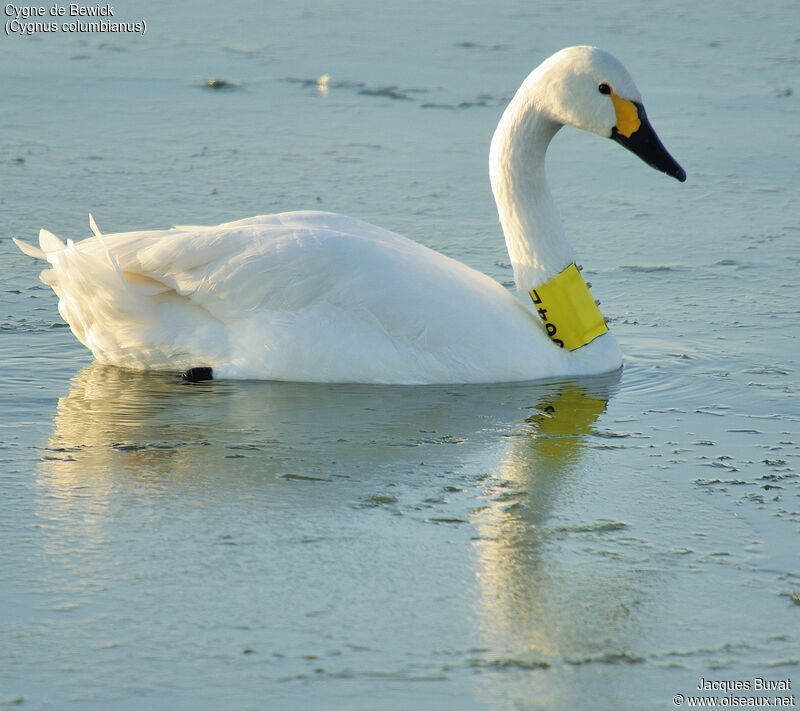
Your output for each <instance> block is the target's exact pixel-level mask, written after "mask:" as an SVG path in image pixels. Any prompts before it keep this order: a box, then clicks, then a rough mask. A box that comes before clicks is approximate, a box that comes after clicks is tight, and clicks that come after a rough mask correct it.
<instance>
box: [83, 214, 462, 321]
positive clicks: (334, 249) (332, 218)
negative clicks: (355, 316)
mask: <svg viewBox="0 0 800 711" xmlns="http://www.w3.org/2000/svg"><path fill="white" fill-rule="evenodd" d="M88 242H89V243H94V242H95V240H89V241H88ZM104 242H105V244H106V245H107V246H108V249H109V250H110V252H111V253H112V254H113V256H114V258H115V260H116V261H117V262H118V263H119V265H120V267H121V269H122V271H123V273H124V274H125V277H126V278H128V279H135V280H138V281H140V282H143V280H149V281H153V282H156V283H158V284H162V285H163V286H164V287H165V288H169V289H172V290H174V291H175V292H176V293H177V294H178V295H180V296H182V297H187V298H190V299H191V300H192V301H194V302H196V303H198V304H199V305H201V306H202V307H203V308H205V309H207V310H208V311H209V312H210V313H212V314H214V315H215V317H217V318H220V319H228V318H236V317H237V316H246V315H247V314H248V313H251V312H253V311H255V310H258V309H269V310H272V311H285V312H293V313H296V312H298V311H301V310H303V309H306V308H309V307H312V306H314V305H317V306H319V305H320V304H326V305H329V306H333V307H337V306H338V307H341V308H352V307H353V306H358V305H361V306H363V305H365V303H366V302H368V301H370V298H371V297H372V296H375V297H376V299H377V297H378V296H380V300H381V301H383V300H384V299H385V297H386V293H387V290H392V289H395V290H397V289H400V288H402V286H403V285H405V288H406V291H409V292H413V290H414V288H415V286H416V287H417V288H419V287H420V286H421V284H420V281H421V280H422V281H425V282H426V283H428V282H430V281H431V280H432V277H433V276H434V274H433V272H434V271H435V272H437V274H438V272H440V271H441V269H442V267H443V265H442V262H443V261H445V260H446V261H447V262H451V263H452V264H453V265H456V264H457V263H455V262H452V260H448V259H447V258H445V257H442V255H439V254H437V253H435V252H433V251H431V250H429V249H427V248H425V247H423V246H422V245H419V244H417V243H415V242H412V241H411V240H408V239H406V238H404V237H401V236H400V235H397V234H395V233H392V232H390V231H388V230H384V229H382V228H379V227H376V226H374V225H371V224H369V223H366V222H362V221H360V220H354V219H352V218H347V217H344V216H341V215H334V214H331V213H315V212H309V213H282V214H278V215H267V216H260V217H255V218H249V219H247V220H240V221H238V222H232V223H227V224H223V225H219V226H217V227H207V228H204V227H189V228H176V229H174V230H169V231H166V232H159V233H127V234H120V235H106V236H105V237H104ZM85 244H86V245H87V246H86V247H85V248H84V249H91V250H93V251H95V252H98V251H99V245H97V244H87V243H86V242H84V243H81V245H79V246H81V247H82V246H83V245H85ZM458 266H459V267H460V266H461V265H458ZM470 271H471V270H470ZM378 292H379V294H378ZM389 293H391V292H389Z"/></svg>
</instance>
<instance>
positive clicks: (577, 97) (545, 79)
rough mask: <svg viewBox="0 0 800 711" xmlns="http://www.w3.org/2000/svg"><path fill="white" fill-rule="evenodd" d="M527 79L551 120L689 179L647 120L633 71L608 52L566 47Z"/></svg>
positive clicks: (542, 108)
mask: <svg viewBox="0 0 800 711" xmlns="http://www.w3.org/2000/svg"><path fill="white" fill-rule="evenodd" d="M529 82H530V84H529ZM525 83H526V84H528V85H529V86H530V87H531V88H533V86H534V85H535V91H534V92H532V93H533V95H534V96H535V99H534V102H535V105H536V109H537V110H538V111H540V112H544V113H546V114H547V115H549V116H550V118H551V119H552V120H553V121H555V122H557V123H560V124H567V125H570V126H575V127H576V128H582V129H583V130H585V131H591V132H592V133H596V134H597V135H598V136H604V137H606V138H613V139H614V140H615V141H617V143H619V144H620V145H622V146H624V147H625V148H627V149H628V150H629V151H632V152H633V153H635V154H636V155H637V156H639V157H640V158H641V159H642V160H643V161H644V162H645V163H647V164H648V165H650V166H652V167H653V168H655V169H656V170H660V171H662V172H664V173H666V174H667V175H671V176H672V177H673V178H677V179H678V180H680V181H681V182H683V181H684V180H686V172H685V171H684V170H683V168H681V166H680V165H678V163H677V162H676V161H675V159H674V158H673V157H672V156H671V155H670V154H669V153H668V152H667V149H666V148H664V146H663V145H662V143H661V141H660V140H659V139H658V136H657V135H656V132H655V131H654V130H653V127H652V126H651V125H650V122H649V121H648V120H647V114H646V113H645V110H644V106H642V97H641V94H640V93H639V90H638V89H637V88H636V84H634V83H633V79H631V76H630V74H628V72H627V70H626V69H625V67H623V66H622V64H621V62H620V61H619V60H618V59H617V58H616V57H613V56H612V55H610V54H609V53H608V52H604V51H603V50H602V49H598V48H597V47H585V46H584V47H568V48H567V49H562V50H561V51H560V52H557V53H556V54H554V55H553V56H552V57H550V58H549V59H546V60H545V61H544V62H543V63H542V64H541V65H540V66H539V67H538V68H537V69H536V70H535V71H534V72H533V73H532V74H531V76H530V77H529V78H528V81H526V82H525Z"/></svg>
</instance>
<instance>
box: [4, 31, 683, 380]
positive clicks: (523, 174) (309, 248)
mask: <svg viewBox="0 0 800 711" xmlns="http://www.w3.org/2000/svg"><path fill="white" fill-rule="evenodd" d="M564 125H571V126H575V127H577V128H580V129H583V130H586V131H591V132H592V133H596V134H598V135H600V136H603V137H606V138H612V139H614V140H615V141H617V142H618V143H620V144H621V145H622V146H624V147H625V148H627V149H629V150H631V151H632V152H633V153H635V154H636V155H638V156H639V157H640V158H642V159H643V160H644V161H645V162H646V163H648V164H649V165H651V166H652V167H654V168H656V169H657V170H660V171H662V172H664V173H666V174H667V175H670V176H672V177H674V178H676V179H678V180H679V181H681V182H683V181H684V180H685V179H686V173H685V172H684V171H683V169H682V168H681V167H680V165H678V163H677V162H676V161H675V160H674V159H673V158H672V156H671V155H670V154H669V153H668V152H667V150H666V149H665V148H664V146H663V145H662V144H661V142H660V140H659V139H658V137H657V136H656V134H655V132H654V130H653V128H652V126H651V125H650V123H649V121H648V119H647V115H646V113H645V110H644V107H643V106H642V100H641V96H640V94H639V91H638V90H637V88H636V85H635V84H634V82H633V80H632V79H631V77H630V75H629V74H628V72H627V71H626V69H625V68H624V67H623V65H622V64H621V63H620V62H619V60H617V59H616V58H615V57H613V56H612V55H611V54H609V53H607V52H605V51H603V50H601V49H598V48H595V47H589V46H578V47H569V48H567V49H563V50H561V51H559V52H557V53H556V54H554V55H553V56H551V57H549V58H548V59H546V60H545V61H544V62H543V63H542V64H541V65H539V67H537V68H536V69H535V70H534V71H533V72H532V73H531V74H530V75H529V76H528V77H527V78H526V79H525V81H524V82H523V83H522V85H521V87H520V88H519V90H518V91H517V92H516V94H515V96H514V97H513V99H512V100H511V102H510V103H509V104H508V107H507V108H506V110H505V112H504V113H503V115H502V117H501V119H500V123H499V125H498V126H497V130H496V131H495V133H494V136H493V138H492V142H491V148H490V161H489V162H490V181H491V187H492V191H493V193H494V197H495V200H496V202H497V209H498V213H499V217H500V223H501V226H502V229H503V233H504V235H505V240H506V245H507V248H508V253H509V256H510V259H511V264H512V267H513V271H514V278H515V281H516V286H517V290H518V292H520V294H522V295H524V301H523V299H521V298H517V297H515V296H514V295H513V294H512V293H510V292H509V291H508V290H506V289H505V288H503V287H502V286H501V285H500V284H499V283H497V282H496V281H494V280H493V279H491V278H489V277H488V276H486V275H484V274H482V273H480V272H478V271H476V270H474V269H471V268H470V267H467V266H465V265H464V264H461V263H459V262H457V261H456V260H454V259H451V258H449V257H447V256H445V255H443V254H440V253H438V252H435V251H433V250H431V249H429V248H428V247H425V246H423V245H421V244H418V243H417V242H414V241H412V240H410V239H407V238H406V237H402V236H401V235H398V234H395V233H393V232H390V231H389V230H386V229H383V228H381V227H377V226H375V225H372V224H369V223H367V222H363V221H361V220H358V219H354V218H351V217H345V216H343V215H338V214H333V213H329V212H318V211H300V212H283V213H280V214H273V215H259V216H256V217H249V218H246V219H243V220H238V221H235V222H227V223H225V224H221V225H217V226H213V227H208V226H176V227H174V228H172V229H169V230H155V231H140V232H124V233H117V234H103V233H102V232H101V231H100V230H99V229H98V227H97V225H96V223H95V222H94V220H93V219H92V217H91V215H90V216H89V223H90V228H91V230H92V232H93V234H94V236H92V237H89V238H87V239H84V240H83V241H81V242H78V243H75V242H73V241H72V240H67V243H66V244H64V243H63V242H62V241H61V240H60V239H59V238H57V237H56V236H55V235H53V234H52V233H50V232H48V231H46V230H42V231H41V232H40V233H39V246H38V247H35V246H33V245H31V244H28V243H26V242H23V241H22V240H18V239H15V240H14V241H15V243H16V244H17V246H18V247H19V248H20V249H21V250H22V251H23V252H24V253H25V254H27V255H29V256H32V257H35V258H38V259H44V260H46V261H48V262H49V263H50V268H49V269H47V270H45V271H44V272H42V274H41V279H42V281H43V282H44V283H45V284H48V285H50V286H51V287H52V289H53V291H55V293H56V295H57V296H58V298H59V303H58V310H59V313H60V314H61V316H62V317H63V318H64V320H65V321H66V322H67V323H68V324H69V326H70V327H71V329H72V332H73V333H74V334H75V336H76V337H77V338H78V340H80V341H81V343H83V344H84V345H85V346H86V347H87V348H89V349H90V350H91V352H92V353H93V355H94V357H95V359H96V360H97V361H99V362H100V363H105V364H111V365H116V366H120V367H123V368H130V369H135V370H170V371H176V372H177V371H184V377H185V378H186V379H188V380H201V379H210V378H215V379H216V378H221V379H225V378H231V379H233V378H236V379H271V380H286V381H309V382H360V383H396V384H434V383H441V384H444V383H488V382H511V381H529V380H537V379H544V378H553V377H565V376H566V377H572V376H582V375H593V374H600V373H605V372H610V371H614V370H616V369H618V368H620V367H621V365H622V356H621V352H620V348H619V345H618V343H617V340H616V339H615V337H614V335H613V334H612V333H611V332H610V331H609V330H608V327H607V325H606V323H605V320H604V319H603V317H602V314H601V313H600V311H599V309H598V308H597V306H596V305H595V301H594V299H593V297H592V296H591V292H590V291H589V288H588V285H587V284H586V282H585V281H584V280H583V277H582V275H581V274H580V271H579V268H578V267H577V266H576V264H575V259H576V258H575V253H574V252H573V249H572V247H571V246H570V243H569V242H568V240H567V238H566V236H565V234H564V231H563V228H562V226H561V221H560V219H559V216H558V213H557V210H556V207H555V204H554V202H553V199H552V197H551V195H550V191H549V189H548V185H547V180H546V175H545V153H546V151H547V147H548V144H549V143H550V141H551V139H552V138H553V136H555V134H556V132H557V131H558V130H559V129H560V128H561V127H562V126H564ZM528 295H530V296H528Z"/></svg>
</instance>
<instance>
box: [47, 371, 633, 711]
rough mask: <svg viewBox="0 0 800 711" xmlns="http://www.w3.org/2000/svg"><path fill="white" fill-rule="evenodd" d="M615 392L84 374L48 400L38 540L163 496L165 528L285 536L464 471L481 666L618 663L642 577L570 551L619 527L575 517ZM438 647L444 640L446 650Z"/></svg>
mask: <svg viewBox="0 0 800 711" xmlns="http://www.w3.org/2000/svg"><path fill="white" fill-rule="evenodd" d="M618 380H619V379H618V377H617V376H615V377H612V378H603V379H591V380H588V381H583V382H580V383H578V382H560V383H544V384H532V385H525V386H520V385H518V384H515V385H491V386H465V387H450V386H447V387H444V386H443V387H391V386H387V387H376V386H363V385H308V384H295V383H269V382H253V383H246V382H223V381H215V382H212V383H202V384H194V385H189V384H185V383H181V382H179V381H178V380H177V379H176V378H175V377H174V376H167V375H159V374H142V373H133V372H128V371H123V370H119V369H117V368H113V367H105V366H101V365H97V364H93V365H90V366H88V367H87V368H85V369H84V370H82V371H81V372H79V373H78V374H77V375H76V376H75V377H74V379H73V381H72V383H71V387H70V392H69V394H68V395H67V396H66V397H63V398H61V399H60V400H59V403H58V407H57V412H56V414H55V418H54V431H53V434H52V436H51V438H50V441H49V444H48V452H47V456H46V458H45V459H44V460H43V461H42V463H41V465H40V469H39V474H38V480H39V484H40V487H41V490H42V496H41V498H40V508H41V514H42V516H43V517H45V518H50V519H56V520H58V521H59V522H60V524H59V526H58V527H57V528H58V529H59V530H58V535H54V536H51V537H50V538H49V539H48V540H51V541H52V548H51V550H52V551H53V552H57V551H61V552H65V551H67V550H69V547H70V546H73V545H76V542H77V541H78V540H80V541H82V543H81V544H80V545H90V542H92V541H94V544H97V543H98V542H102V541H103V540H104V537H105V536H107V535H109V531H113V529H114V526H113V525H112V526H109V522H108V519H109V518H112V519H113V518H114V517H115V516H116V513H115V512H118V511H120V510H121V509H122V508H123V507H126V506H127V507H130V506H138V507H144V506H148V505H149V506H153V507H155V510H156V511H158V510H159V502H163V501H166V500H168V504H169V506H170V507H172V508H171V510H174V511H177V512H178V513H177V514H175V515H187V514H186V512H185V510H186V509H189V508H191V507H192V506H196V507H200V508H202V509H203V511H204V513H203V514H202V520H200V521H199V522H198V520H197V518H192V519H191V520H192V525H200V526H203V525H208V526H213V525H218V524H219V522H223V523H221V524H219V525H224V522H225V521H229V520H230V518H229V517H239V518H240V519H242V520H252V521H264V520H265V519H263V518H261V519H259V518H256V517H255V515H254V514H251V513H249V512H252V511H257V512H258V515H259V516H264V515H266V514H265V513H264V512H267V513H269V515H272V516H274V517H279V518H280V517H283V518H284V519H285V520H286V522H287V524H286V525H287V526H292V525H294V524H293V521H302V520H304V519H307V518H310V514H311V513H312V512H314V511H315V510H318V511H322V512H324V513H325V515H327V516H328V517H329V518H332V519H333V520H334V521H336V520H341V521H345V520H347V519H350V518H352V517H353V516H354V515H358V514H357V513H354V511H358V509H354V508H353V502H354V500H358V498H359V497H366V496H367V495H368V494H373V493H374V492H375V487H376V481H381V482H386V481H389V479H391V481H392V482H401V483H404V482H407V480H408V479H410V478H414V482H415V483H414V486H415V487H416V489H414V491H415V492H417V491H422V492H423V493H422V494H421V495H419V494H418V495H417V496H418V499H419V498H422V497H423V496H425V495H426V494H425V490H426V488H427V489H430V490H431V491H430V493H433V490H434V489H436V491H437V492H438V491H441V487H442V483H443V482H444V483H452V481H448V479H447V472H449V471H453V470H454V468H457V467H460V468H461V469H462V470H463V469H466V470H468V471H470V472H473V473H474V477H473V479H472V480H471V481H472V484H473V486H472V487H469V486H467V487H466V489H467V491H466V493H465V497H467V498H468V502H467V503H466V504H465V506H468V507H469V508H470V509H471V510H472V513H471V514H468V517H469V522H470V524H471V525H472V527H474V529H475V531H477V534H478V535H477V536H474V535H473V536H471V537H472V539H473V540H472V543H471V545H472V550H473V556H474V557H473V560H474V564H473V565H474V575H475V578H476V583H475V588H474V589H475V591H476V593H477V597H476V598H475V605H476V608H477V609H476V610H475V618H474V620H475V625H474V627H475V629H474V630H473V631H472V633H471V634H472V636H473V637H474V638H475V640H476V641H477V642H478V646H480V648H482V649H484V650H486V651H485V652H484V653H481V654H482V655H483V656H482V657H481V659H480V660H478V661H479V662H480V663H479V664H478V666H480V665H481V664H492V663H494V662H497V663H498V664H503V663H505V662H508V661H509V660H511V661H510V662H509V663H510V664H512V665H513V664H518V665H521V667H522V668H525V669H530V668H535V667H536V665H537V664H538V663H539V662H542V666H544V665H546V664H550V665H554V664H563V663H564V660H569V659H573V658H576V657H580V656H586V655H592V654H595V653H597V654H601V653H604V650H605V651H608V649H609V646H608V639H609V638H613V640H615V645H616V646H614V645H612V647H613V648H614V649H616V650H620V649H622V650H624V649H625V645H626V644H627V642H626V640H628V639H629V638H630V635H631V634H633V632H632V630H635V628H636V619H637V614H636V609H637V600H636V599H635V598H636V594H637V593H636V590H637V587H638V582H639V581H635V580H631V579H630V577H626V575H624V574H621V573H625V572H626V571H627V575H628V576H630V574H631V573H630V568H625V567H624V566H623V567H620V566H616V567H614V568H613V571H614V574H613V575H608V574H607V572H608V569H607V568H603V564H602V560H603V557H602V555H599V556H598V557H594V558H593V557H591V556H590V557H588V558H587V556H586V555H585V554H582V553H581V547H583V548H585V547H586V546H590V545H601V544H602V540H601V539H603V540H607V537H608V536H609V535H610V536H614V535H617V534H616V533H615V531H616V529H617V527H621V526H623V524H621V523H619V522H615V521H608V520H602V519H599V520H598V519H595V520H591V519H589V520H583V521H579V523H578V524H576V523H575V517H574V513H575V510H574V508H573V509H570V506H571V505H572V504H573V502H574V501H575V499H576V497H577V495H578V494H579V493H580V492H581V490H582V488H583V487H584V486H585V485H586V483H587V482H589V481H590V480H592V479H594V480H596V479H597V478H598V477H601V476H602V472H598V471H595V470H594V467H593V463H594V458H593V450H592V449H591V448H587V447H586V444H587V437H589V436H591V435H592V433H593V431H594V428H595V425H596V422H597V420H598V418H599V417H600V416H601V415H602V414H603V412H604V411H605V408H606V404H607V401H608V398H609V397H610V396H611V394H613V392H614V390H615V388H616V387H617V385H618ZM423 466H424V467H426V468H421V467H423ZM428 472H433V473H434V474H433V475H431V474H429V473H428ZM487 472H488V475H487ZM387 473H388V474H387ZM428 477H430V478H428ZM297 480H301V481H302V482H304V483H305V482H309V483H310V484H315V483H318V482H324V485H317V486H316V488H313V487H311V486H298V483H299V482H298V481H297ZM460 481H461V482H462V484H461V485H462V486H463V482H464V481H467V482H469V481H470V480H469V478H468V477H467V478H466V479H463V478H462V479H461V480H460ZM437 487H438V488H437ZM401 504H402V502H401ZM401 504H398V506H400V505H401ZM565 512H570V513H565ZM153 515H154V516H155V517H157V514H153ZM570 515H572V518H568V517H569V516H570ZM187 516H188V515H187ZM565 517H566V518H565ZM187 520H188V519H187ZM403 520H404V521H405V523H403V524H402V525H404V526H406V527H409V526H417V527H419V526H426V525H430V524H426V523H424V522H421V519H420V518H419V517H417V518H416V519H414V518H413V517H406V518H405V519H403ZM173 525H179V523H173ZM332 525H335V524H332ZM581 526H583V528H581ZM417 530H419V529H418V528H417ZM426 530H427V529H426ZM454 530H456V529H454ZM457 530H459V531H461V530H465V529H457ZM65 533H66V534H68V535H66V536H65V535H63V534H65ZM69 534H73V535H69ZM187 535H189V532H187ZM404 535H405V534H404ZM421 535H425V534H424V532H422V534H421ZM469 537H470V536H469V532H467V531H465V536H464V537H463V538H462V539H461V540H463V541H464V542H465V544H466V545H470V544H469V542H468V539H469ZM604 537H606V538H604ZM92 545H93V544H92ZM601 552H602V551H601ZM335 553H336V552H335V551H333V552H331V554H332V555H333V554H335ZM73 554H74V548H73ZM340 554H341V552H340ZM275 555H277V556H278V557H280V555H281V554H280V552H277V553H275ZM287 555H288V553H287ZM344 555H346V553H344ZM378 555H380V553H379V552H378ZM409 555H413V553H410V554H409ZM587 561H588V562H587ZM592 561H595V562H594V563H593V562H592ZM410 562H412V563H413V561H410ZM420 564H423V563H422V562H420ZM312 574H313V571H312ZM319 584H320V585H324V583H323V582H320V583H319ZM425 613H426V611H423V614H425ZM434 614H443V613H442V612H441V611H438V612H436V611H434ZM462 624H473V623H472V622H469V621H464V622H462ZM446 646H447V640H441V644H440V648H441V647H446ZM498 660H499V661H498ZM504 660H505V661H504ZM473 661H474V660H473ZM540 676H541V675H539V676H537V674H536V673H535V672H532V673H530V674H528V675H523V677H521V678H518V679H517V680H516V681H515V684H518V688H517V687H514V686H513V685H512V686H509V679H508V678H506V677H505V676H503V677H502V678H500V677H498V676H497V675H492V674H491V673H481V674H479V675H478V678H479V679H480V682H479V683H480V684H481V690H480V692H479V693H480V694H482V695H483V694H489V695H490V696H492V697H497V694H496V693H495V692H494V691H493V690H492V684H494V683H495V682H494V681H493V680H494V679H496V680H497V683H498V684H501V685H504V686H505V691H504V692H503V693H504V694H506V695H508V694H511V695H512V696H513V697H515V698H516V697H517V696H519V699H520V702H522V701H523V700H524V698H525V696H526V695H529V694H531V693H534V692H535V693H537V694H544V696H543V697H542V698H546V697H547V693H548V688H547V686H545V685H543V681H542V680H541V678H540ZM548 678H550V679H552V675H551V677H548ZM563 691H564V690H563V689H561V690H560V692H559V693H563ZM550 692H552V693H555V691H553V690H552V689H550ZM498 693H499V692H498ZM502 695H503V694H500V696H501V697H502Z"/></svg>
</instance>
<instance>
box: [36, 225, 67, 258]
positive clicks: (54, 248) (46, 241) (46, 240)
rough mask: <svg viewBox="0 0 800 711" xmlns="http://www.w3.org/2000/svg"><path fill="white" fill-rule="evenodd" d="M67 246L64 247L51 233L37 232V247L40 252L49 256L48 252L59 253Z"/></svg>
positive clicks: (45, 231)
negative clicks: (39, 248)
mask: <svg viewBox="0 0 800 711" xmlns="http://www.w3.org/2000/svg"><path fill="white" fill-rule="evenodd" d="M66 246H67V245H65V244H64V243H63V242H62V241H61V240H60V239H59V238H58V237H56V236H55V235H54V234H53V233H52V232H48V231H47V230H39V247H41V249H42V252H44V253H45V254H49V253H50V252H60V251H61V250H62V249H64V248H65V247H66Z"/></svg>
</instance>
